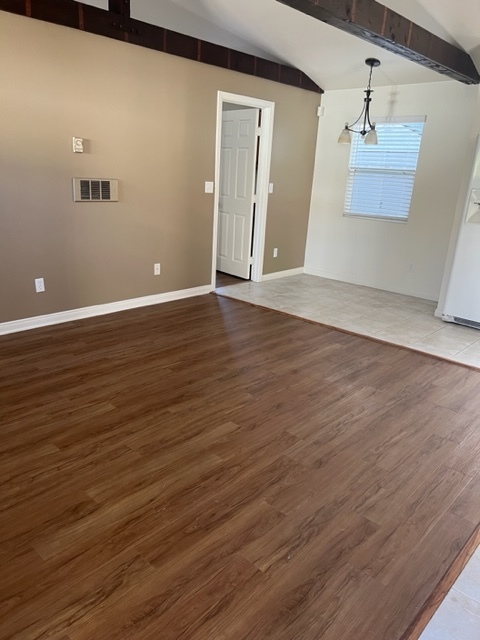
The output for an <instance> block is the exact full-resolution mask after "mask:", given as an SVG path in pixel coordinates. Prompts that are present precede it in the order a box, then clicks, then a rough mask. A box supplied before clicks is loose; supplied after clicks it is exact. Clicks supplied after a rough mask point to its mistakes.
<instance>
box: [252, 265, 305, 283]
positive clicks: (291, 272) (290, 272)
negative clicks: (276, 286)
mask: <svg viewBox="0 0 480 640" xmlns="http://www.w3.org/2000/svg"><path fill="white" fill-rule="evenodd" d="M302 273H305V270H304V268H303V267H298V268H297V269H286V270H285V271H276V272H275V273H266V274H265V275H264V276H262V282H265V281H266V280H277V279H278V278H286V277H287V276H299V275H301V274H302Z"/></svg>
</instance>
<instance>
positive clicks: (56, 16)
mask: <svg viewBox="0 0 480 640" xmlns="http://www.w3.org/2000/svg"><path fill="white" fill-rule="evenodd" d="M0 11H9V12H11V13H16V14H19V15H23V16H27V17H29V18H35V19H37V20H44V21H46V22H52V23H53V24H59V25H63V26H66V27H71V28H73V29H80V30H82V31H88V32H90V33H94V34H96V35H99V36H106V37H107V38H114V39H116V40H123V41H125V42H129V43H131V44H135V45H138V46H141V47H146V48H148V49H154V50H155V51H162V52H164V53H169V54H171V55H174V56H180V57H182V58H189V59H191V60H196V61H197V62H203V63H205V64H210V65H213V66H216V67H221V68H223V69H229V70H231V71H238V72H239V73H245V74H247V75H251V76H256V77H258V78H263V79H265V80H272V81H273V82H279V83H281V84H286V85H289V86H291V87H296V88H298V89H305V90H306V91H313V92H314V93H323V89H322V88H321V87H319V86H318V85H317V84H316V83H315V82H314V81H313V80H311V79H310V78H309V77H308V76H307V75H305V74H304V73H303V71H300V70H299V69H295V68H293V67H289V66H287V65H284V64H280V63H277V62H272V61H271V60H265V59H264V58H259V57H257V56H252V55H250V54H248V53H244V52H243V51H236V50H235V49H229V48H228V47H222V46H220V45H217V44H213V43H211V42H206V41H204V40H200V39H199V38H193V37H191V36H186V35H184V34H181V33H177V32H176V31H171V30H169V29H164V28H163V27H158V26H156V25H153V24H147V23H145V22H141V21H140V20H135V19H134V18H132V17H131V14H130V0H109V3H108V10H105V9H99V8H97V7H95V6H93V5H90V4H83V3H81V2H76V1H75V0H0Z"/></svg>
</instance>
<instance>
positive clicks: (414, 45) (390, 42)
mask: <svg viewBox="0 0 480 640" xmlns="http://www.w3.org/2000/svg"><path fill="white" fill-rule="evenodd" d="M277 2H280V3H282V4H284V5H287V6H288V7H291V8H292V9H296V10H297V11H300V12H301V13H305V14H307V15H309V16H312V17H313V18H316V19H317V20H320V21H321V22H325V23H326V24H329V25H332V26H333V27H337V28H338V29H341V30H342V31H345V32H346V33H350V34H351V35H354V36H357V37H359V38H361V39H362V40H366V41H367V42H370V43H372V44H375V45H377V46H379V47H382V48H383V49H387V50H388V51H391V52H392V53H396V54H398V55H400V56H403V57H404V58H407V59H408V60H412V61H413V62H417V63H418V64H421V65H423V66H424V67H427V68H428V69H432V70H433V71H437V72H438V73H442V74H444V75H446V76H449V77H450V78H453V79H454V80H458V81H460V82H463V83H465V84H479V83H480V74H479V73H478V71H477V69H476V67H475V64H474V62H473V60H472V59H471V57H470V56H469V55H468V53H466V52H465V51H463V50H462V49H459V48H458V47H456V46H454V45H452V44H450V43H449V42H446V41H445V40H442V38H439V37H438V36H436V35H434V34H433V33H430V32H429V31H427V30H426V29H423V27H420V26H419V25H418V24H415V23H414V22H412V21H411V20H408V19H407V18H405V17H403V16H401V15H400V14H399V13H396V12H395V11H392V10H391V9H388V7H385V6H384V5H383V4H380V3H379V2H376V0H277Z"/></svg>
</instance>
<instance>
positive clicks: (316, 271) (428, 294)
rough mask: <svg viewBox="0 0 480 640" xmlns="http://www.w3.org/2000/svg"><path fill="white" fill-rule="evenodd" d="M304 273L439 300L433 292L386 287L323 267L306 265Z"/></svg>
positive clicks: (404, 294)
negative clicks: (331, 271) (324, 269)
mask: <svg viewBox="0 0 480 640" xmlns="http://www.w3.org/2000/svg"><path fill="white" fill-rule="evenodd" d="M304 273H306V274H307V275H310V276H319V277H320V278H328V280H338V281H339V282H347V283H348V284H357V285H359V286H361V287H371V288H372V289H380V290H382V291H390V292H392V293H399V294H401V295H402V296H412V297H413V298H423V299H424V300H432V301H433V302H437V300H438V296H436V295H434V294H432V293H431V292H422V291H413V290H412V289H404V288H402V287H391V286H389V287H388V288H386V287H385V286H382V284H381V283H379V282H371V281H368V280H364V279H363V278H356V277H355V276H351V275H347V274H341V275H339V274H337V273H330V272H329V271H323V270H321V269H312V268H311V267H305V270H304Z"/></svg>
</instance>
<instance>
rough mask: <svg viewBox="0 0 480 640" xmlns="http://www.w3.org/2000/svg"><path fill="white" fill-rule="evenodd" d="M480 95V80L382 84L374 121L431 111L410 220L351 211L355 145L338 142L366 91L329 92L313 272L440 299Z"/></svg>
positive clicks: (309, 257) (308, 261) (320, 147)
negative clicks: (347, 206)
mask: <svg viewBox="0 0 480 640" xmlns="http://www.w3.org/2000/svg"><path fill="white" fill-rule="evenodd" d="M477 93H478V88H477V87H476V86H473V87H467V86H465V85H462V84H460V83H458V82H453V81H452V82H436V83H431V84H417V85H404V86H399V87H379V88H375V93H374V95H373V103H372V111H373V114H374V117H373V119H375V117H388V116H389V115H393V116H397V117H400V116H421V115H426V116H427V121H426V123H425V130H424V135H423V140H422V147H421V150H420V157H419V162H418V169H417V176H416V181H415V189H414V193H413V199H412V206H411V212H410V216H409V220H408V222H407V223H398V222H392V221H384V220H382V221H379V220H366V219H360V218H351V217H350V218H349V217H345V216H344V215H343V208H344V199H345V187H346V183H347V176H348V163H349V155H350V147H349V146H348V145H339V144H337V138H338V134H339V132H340V130H341V128H342V127H343V126H344V123H345V122H346V121H349V122H351V121H352V120H353V119H354V118H355V117H356V115H358V112H359V111H360V108H361V103H362V98H363V96H362V91H361V90H354V91H330V92H327V93H325V95H324V96H323V100H322V104H323V106H324V107H325V115H324V117H323V118H320V125H319V135H318V142H317V157H316V168H315V178H314V185H313V195H312V208H311V215H310V223H309V231H308V241H307V251H306V258H305V267H306V269H307V271H308V272H310V273H314V274H317V275H321V276H325V277H329V278H334V279H338V280H343V281H346V282H354V283H357V284H363V285H367V286H372V287H378V288H380V289H386V290H389V291H395V292H400V293H407V294H410V295H415V296H420V297H425V298H431V299H432V300H437V299H438V296H439V292H440V286H441V282H442V277H443V272H444V267H445V263H446V259H447V251H448V246H449V240H450V234H451V231H452V225H453V221H454V218H455V212H456V210H457V203H458V201H459V198H461V199H463V198H464V194H463V191H464V189H463V188H462V185H463V182H464V176H465V175H466V174H468V175H469V174H470V169H471V156H472V153H473V146H474V143H475V132H474V127H473V122H474V115H475V112H476V110H477V108H478V103H477ZM356 111H357V113H355V112H356ZM462 206H463V205H462ZM411 265H412V266H411Z"/></svg>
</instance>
